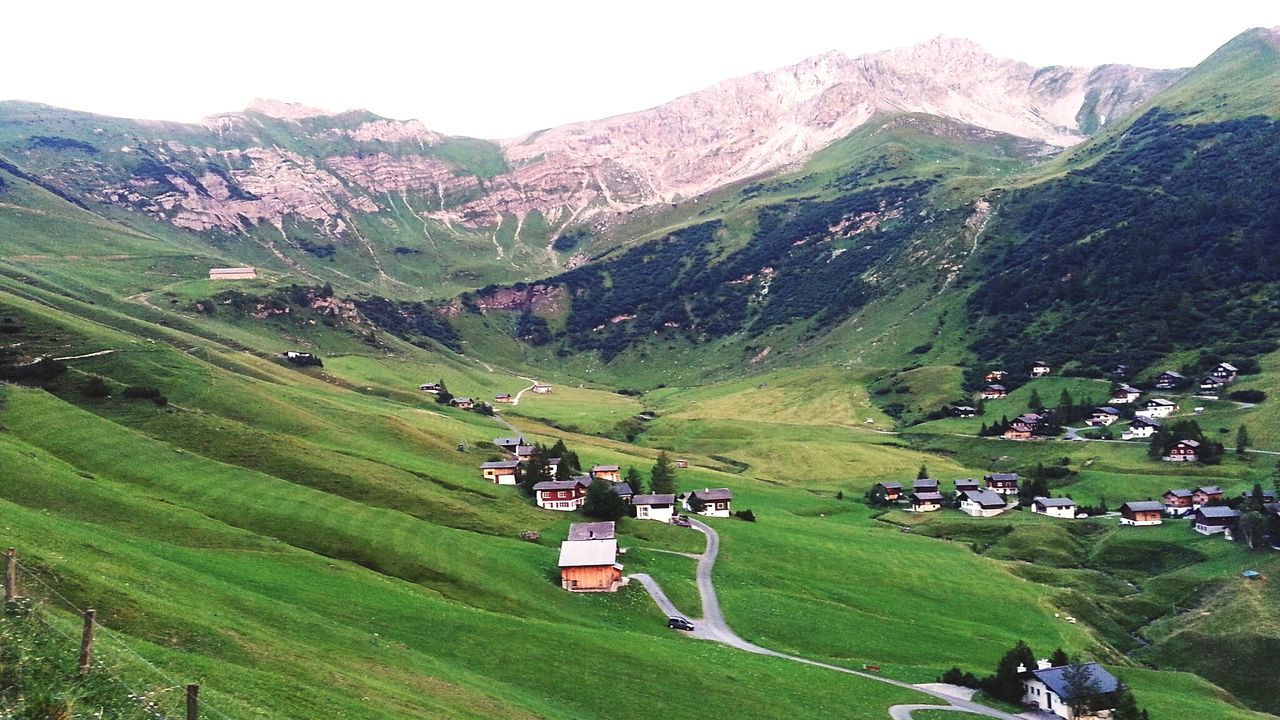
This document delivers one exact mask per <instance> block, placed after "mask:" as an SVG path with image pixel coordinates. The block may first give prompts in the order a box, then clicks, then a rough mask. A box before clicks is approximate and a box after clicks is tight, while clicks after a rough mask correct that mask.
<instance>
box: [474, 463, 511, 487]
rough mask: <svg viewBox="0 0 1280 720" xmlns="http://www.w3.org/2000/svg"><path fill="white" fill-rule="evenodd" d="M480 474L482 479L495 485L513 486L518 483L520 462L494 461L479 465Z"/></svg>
mask: <svg viewBox="0 0 1280 720" xmlns="http://www.w3.org/2000/svg"><path fill="white" fill-rule="evenodd" d="M480 472H481V474H483V475H484V479H485V480H488V481H489V482H491V483H495V484H497V485H515V484H517V483H519V482H520V462H519V461H518V460H496V461H494V462H487V463H481V464H480Z"/></svg>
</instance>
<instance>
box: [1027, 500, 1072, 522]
mask: <svg viewBox="0 0 1280 720" xmlns="http://www.w3.org/2000/svg"><path fill="white" fill-rule="evenodd" d="M1077 509H1079V508H1078V506H1077V505H1076V501H1075V500H1072V499H1071V498H1055V497H1038V498H1036V499H1034V500H1032V501H1031V512H1033V513H1035V514H1037V515H1048V516H1049V517H1056V518H1065V519H1068V520H1071V519H1074V518H1075V516H1076V510H1077Z"/></svg>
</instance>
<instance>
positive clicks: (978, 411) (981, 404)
mask: <svg viewBox="0 0 1280 720" xmlns="http://www.w3.org/2000/svg"><path fill="white" fill-rule="evenodd" d="M973 412H974V414H975V415H986V414H987V401H986V400H983V399H982V398H978V404H977V405H974V406H973Z"/></svg>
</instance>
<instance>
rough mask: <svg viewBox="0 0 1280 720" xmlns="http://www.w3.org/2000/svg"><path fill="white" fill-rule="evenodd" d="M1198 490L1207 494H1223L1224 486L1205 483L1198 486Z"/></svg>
mask: <svg viewBox="0 0 1280 720" xmlns="http://www.w3.org/2000/svg"><path fill="white" fill-rule="evenodd" d="M1196 490H1197V491H1199V492H1202V493H1204V494H1205V495H1221V494H1222V488H1220V487H1218V486H1217V485H1205V486H1204V487H1198V488H1196Z"/></svg>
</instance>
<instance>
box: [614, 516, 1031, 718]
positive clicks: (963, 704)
mask: <svg viewBox="0 0 1280 720" xmlns="http://www.w3.org/2000/svg"><path fill="white" fill-rule="evenodd" d="M691 522H692V524H693V529H694V530H697V531H698V532H700V533H702V534H703V535H705V536H706V537H707V548H706V550H704V551H703V553H702V555H701V556H699V558H698V570H697V574H696V580H697V583H698V594H699V596H700V597H701V599H702V617H701V618H700V619H694V620H693V624H694V626H695V627H696V628H697V629H696V630H694V631H693V632H692V633H690V634H691V635H693V637H695V638H698V639H700V640H711V641H713V642H718V643H721V644H723V645H728V646H730V647H733V648H737V649H738V650H742V651H744V652H749V653H755V654H756V655H767V656H769V657H776V658H781V659H783V660H790V661H791V662H798V663H802V664H804V665H812V666H814V667H820V668H823V669H826V670H832V671H834V672H840V673H844V674H846V675H857V676H858V677H862V678H866V679H868V680H875V681H876V682H882V683H885V684H887V685H894V686H897V687H901V688H906V689H909V690H914V691H916V692H919V693H924V694H926V695H932V696H934V697H936V698H938V699H940V700H944V701H946V702H947V703H948V704H947V705H895V706H893V707H891V708H889V716H890V717H892V718H894V720H910V718H911V713H912V711H914V710H924V709H929V710H954V711H957V712H969V713H974V714H977V715H985V716H987V717H993V718H999V719H1000V720H1023V719H1022V718H1019V717H1018V716H1017V715H1010V714H1009V713H1006V712H1001V711H999V710H994V709H992V708H989V707H986V706H985V705H979V704H978V703H975V702H971V701H969V700H965V699H963V698H958V697H954V696H952V695H948V694H946V693H944V692H941V691H938V690H935V689H933V688H928V687H917V686H915V685H911V684H910V683H905V682H902V681H899V680H893V679H890V678H886V677H881V676H879V675H873V674H871V673H866V672H862V671H860V670H851V669H849V668H845V667H840V666H839V665H830V664H828V663H824V662H818V661H817V660H810V659H809V658H804V657H800V656H798V655H788V654H786V653H781V652H778V651H776V650H770V649H769V648H765V647H760V646H759V645H756V644H755V643H752V642H749V641H747V640H745V639H743V638H741V637H739V636H738V634H737V633H735V632H734V631H733V629H732V628H730V627H729V624H728V623H727V622H725V619H724V612H723V611H722V610H721V608H720V599H719V598H718V597H717V596H716V588H715V585H714V584H713V583H712V581H711V571H712V569H714V568H715V564H716V556H717V555H719V553H720V536H719V535H718V534H716V531H715V530H714V529H713V528H712V527H711V526H710V525H707V524H706V523H704V522H702V521H700V520H691ZM631 577H633V578H635V579H636V580H638V581H639V582H640V584H641V585H643V586H644V588H645V589H646V590H648V591H649V595H650V596H652V597H653V601H654V602H655V603H657V605H658V607H659V608H661V609H662V611H663V612H664V613H666V614H667V615H684V613H681V612H679V610H678V609H677V608H676V606H675V605H674V604H673V603H672V602H671V599H670V598H668V597H667V594H666V593H665V592H663V591H662V586H660V585H659V584H658V583H657V581H655V580H654V579H653V578H652V577H650V576H649V575H646V574H642V573H638V574H635V575H632V576H631ZM685 616H686V617H688V616H687V615H685Z"/></svg>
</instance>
